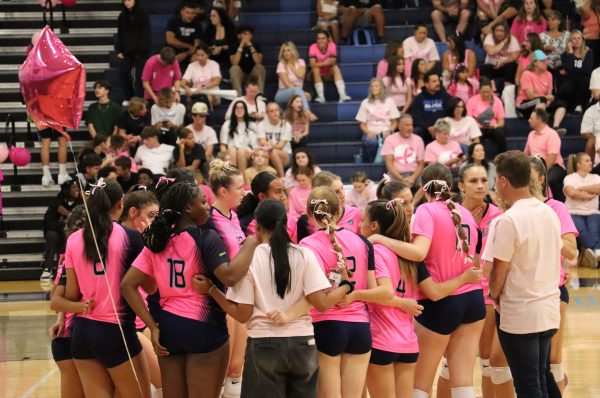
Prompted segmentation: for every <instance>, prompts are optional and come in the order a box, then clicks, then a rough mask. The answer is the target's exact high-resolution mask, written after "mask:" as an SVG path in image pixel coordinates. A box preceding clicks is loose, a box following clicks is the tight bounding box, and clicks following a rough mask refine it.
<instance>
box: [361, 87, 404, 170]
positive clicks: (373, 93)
mask: <svg viewBox="0 0 600 398" xmlns="http://www.w3.org/2000/svg"><path fill="white" fill-rule="evenodd" d="M399 117H400V112H398V108H397V107H396V103H395V102H394V100H393V99H391V98H389V97H388V96H387V93H386V91H385V86H384V85H383V83H382V82H381V80H379V79H377V78H374V79H371V83H370V84H369V96H368V97H367V98H366V99H364V100H363V101H362V102H361V103H360V108H359V109H358V113H357V114H356V118H355V119H356V120H357V121H358V122H359V123H360V130H361V131H362V132H363V136H362V145H363V161H364V162H366V163H371V162H373V160H374V159H375V156H376V155H377V148H378V147H379V140H380V139H382V138H383V139H385V138H387V136H389V135H390V134H392V133H393V132H394V131H396V127H397V126H398V118H399Z"/></svg>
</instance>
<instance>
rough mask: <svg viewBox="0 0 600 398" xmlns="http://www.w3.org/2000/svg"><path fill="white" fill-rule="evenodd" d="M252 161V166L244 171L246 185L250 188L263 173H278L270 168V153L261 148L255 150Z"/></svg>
mask: <svg viewBox="0 0 600 398" xmlns="http://www.w3.org/2000/svg"><path fill="white" fill-rule="evenodd" d="M251 159H252V166H251V167H248V168H247V169H246V171H244V183H245V184H246V185H248V186H250V184H251V183H252V180H253V179H254V177H256V175H257V174H259V173H262V172H263V171H267V172H269V173H271V174H275V173H276V171H275V169H274V168H272V167H271V166H269V153H268V152H267V151H266V150H265V149H263V148H261V147H258V148H257V149H255V150H254V152H252V156H251Z"/></svg>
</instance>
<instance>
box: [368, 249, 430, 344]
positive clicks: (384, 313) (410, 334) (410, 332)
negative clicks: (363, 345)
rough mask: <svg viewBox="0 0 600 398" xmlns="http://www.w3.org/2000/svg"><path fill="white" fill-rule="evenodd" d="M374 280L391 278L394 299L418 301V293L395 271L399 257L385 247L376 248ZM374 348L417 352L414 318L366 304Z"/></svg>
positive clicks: (398, 270)
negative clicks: (402, 298) (416, 299)
mask: <svg viewBox="0 0 600 398" xmlns="http://www.w3.org/2000/svg"><path fill="white" fill-rule="evenodd" d="M373 250H374V252H375V278H390V281H391V283H392V286H393V287H394V294H395V295H396V296H397V297H404V298H417V290H416V289H415V288H414V287H413V286H412V284H411V283H410V282H408V281H406V280H404V279H402V275H401V274H400V268H399V267H398V256H396V254H394V253H393V252H392V251H391V250H390V249H388V248H387V247H385V246H383V245H380V244H375V245H373ZM369 312H370V314H371V336H372V339H373V348H376V349H378V350H383V351H389V352H396V353H403V354H408V353H410V354H412V353H417V352H419V343H418V342H417V335H416V334H415V330H414V325H413V317H412V315H410V314H407V313H406V312H404V311H402V310H401V309H400V308H398V307H388V306H385V305H379V304H369Z"/></svg>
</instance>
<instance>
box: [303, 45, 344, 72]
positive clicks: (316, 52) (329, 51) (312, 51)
mask: <svg viewBox="0 0 600 398" xmlns="http://www.w3.org/2000/svg"><path fill="white" fill-rule="evenodd" d="M308 56H309V58H314V59H316V61H317V62H323V61H325V60H327V59H329V58H337V48H336V46H335V43H334V42H332V41H330V42H329V43H327V48H326V49H325V52H322V51H321V49H320V48H319V45H318V44H317V43H313V44H311V45H310V48H309V49H308ZM330 69H331V66H322V67H321V68H320V70H321V76H324V75H327V74H328V73H329V70H330Z"/></svg>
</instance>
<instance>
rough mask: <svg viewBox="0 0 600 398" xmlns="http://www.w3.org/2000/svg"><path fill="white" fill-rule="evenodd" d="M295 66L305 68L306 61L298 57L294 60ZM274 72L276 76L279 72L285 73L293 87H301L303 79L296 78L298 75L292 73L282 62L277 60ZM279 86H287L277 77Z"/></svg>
mask: <svg viewBox="0 0 600 398" xmlns="http://www.w3.org/2000/svg"><path fill="white" fill-rule="evenodd" d="M295 66H296V68H300V67H305V68H306V63H305V62H304V60H303V59H302V58H298V59H297V60H296V65H295ZM276 73H277V75H278V76H279V74H280V73H285V74H286V75H287V78H288V81H289V82H290V83H292V84H293V85H294V87H298V88H302V85H303V84H304V79H300V78H298V76H296V75H295V74H294V72H292V71H291V70H290V69H288V68H287V66H286V65H285V64H284V63H283V62H279V63H278V64H277V71H276ZM279 88H287V86H286V85H285V84H284V83H283V81H282V80H281V79H279Z"/></svg>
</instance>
